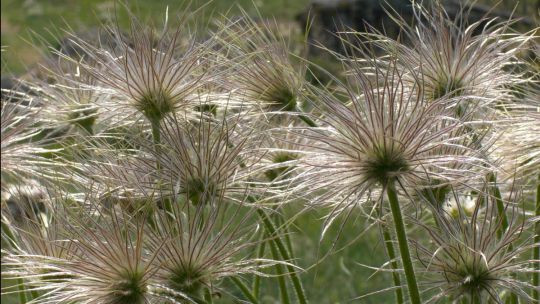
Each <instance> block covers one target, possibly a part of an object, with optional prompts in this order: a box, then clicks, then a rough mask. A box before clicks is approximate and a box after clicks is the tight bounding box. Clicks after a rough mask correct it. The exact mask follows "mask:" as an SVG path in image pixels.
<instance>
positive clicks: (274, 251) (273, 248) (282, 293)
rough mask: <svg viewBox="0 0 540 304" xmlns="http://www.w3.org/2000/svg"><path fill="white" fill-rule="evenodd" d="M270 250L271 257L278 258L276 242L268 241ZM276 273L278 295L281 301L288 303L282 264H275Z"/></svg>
mask: <svg viewBox="0 0 540 304" xmlns="http://www.w3.org/2000/svg"><path fill="white" fill-rule="evenodd" d="M270 251H271V252H272V257H273V258H274V260H279V252H278V249H277V246H276V244H275V243H274V242H273V241H270ZM276 274H277V279H278V285H279V296H280V298H281V303H283V304H289V303H290V301H289V294H288V292H287V282H285V270H284V269H283V265H281V264H277V265H276Z"/></svg>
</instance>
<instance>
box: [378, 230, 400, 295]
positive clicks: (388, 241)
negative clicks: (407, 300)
mask: <svg viewBox="0 0 540 304" xmlns="http://www.w3.org/2000/svg"><path fill="white" fill-rule="evenodd" d="M381 229H382V233H383V238H384V245H385V247H386V254H388V258H389V259H390V260H391V261H392V262H391V263H390V266H391V267H392V270H394V271H392V280H393V281H394V286H395V287H396V289H395V291H394V292H395V294H396V303H398V304H403V290H402V288H401V279H400V278H399V272H397V271H398V263H397V259H396V254H395V251H394V244H393V243H392V242H393V240H392V236H391V235H390V231H388V226H386V225H385V224H381Z"/></svg>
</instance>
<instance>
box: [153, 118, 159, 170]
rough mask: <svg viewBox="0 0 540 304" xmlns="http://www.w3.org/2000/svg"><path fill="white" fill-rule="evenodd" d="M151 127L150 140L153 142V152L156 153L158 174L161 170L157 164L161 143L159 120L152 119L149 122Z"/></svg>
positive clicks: (157, 163) (157, 162)
mask: <svg viewBox="0 0 540 304" xmlns="http://www.w3.org/2000/svg"><path fill="white" fill-rule="evenodd" d="M150 123H151V125H152V140H153V141H154V150H155V151H156V170H157V171H158V172H159V171H160V170H161V164H160V163H159V158H160V156H161V149H160V147H159V145H160V143H161V130H160V128H159V120H157V119H154V120H151V121H150Z"/></svg>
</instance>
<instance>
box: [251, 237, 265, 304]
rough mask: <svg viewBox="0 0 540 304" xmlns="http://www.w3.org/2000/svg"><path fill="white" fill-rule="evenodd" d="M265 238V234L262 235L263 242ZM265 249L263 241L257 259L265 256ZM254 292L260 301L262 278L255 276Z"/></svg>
mask: <svg viewBox="0 0 540 304" xmlns="http://www.w3.org/2000/svg"><path fill="white" fill-rule="evenodd" d="M264 238H265V234H264V233H262V240H264ZM265 247H266V242H264V241H261V243H260V244H259V250H257V258H259V259H260V258H262V257H263V256H264V249H265ZM252 290H253V295H254V296H255V298H256V299H258V298H259V294H260V290H261V277H260V276H258V275H257V276H255V279H253V286H252Z"/></svg>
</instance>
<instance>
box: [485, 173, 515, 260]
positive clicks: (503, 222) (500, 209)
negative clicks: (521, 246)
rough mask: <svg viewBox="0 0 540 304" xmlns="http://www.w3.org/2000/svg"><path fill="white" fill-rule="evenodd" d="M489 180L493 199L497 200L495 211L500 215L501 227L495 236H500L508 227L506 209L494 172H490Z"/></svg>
mask: <svg viewBox="0 0 540 304" xmlns="http://www.w3.org/2000/svg"><path fill="white" fill-rule="evenodd" d="M489 182H490V183H493V186H492V191H493V195H494V196H495V201H496V202H497V212H498V214H499V216H500V217H501V228H500V229H499V231H497V236H498V237H499V238H500V237H501V236H502V234H503V233H504V232H505V231H506V229H508V218H507V217H506V211H505V208H504V202H503V200H502V196H501V191H500V190H499V187H497V180H496V178H495V175H494V174H490V176H489ZM510 250H511V249H510Z"/></svg>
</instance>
